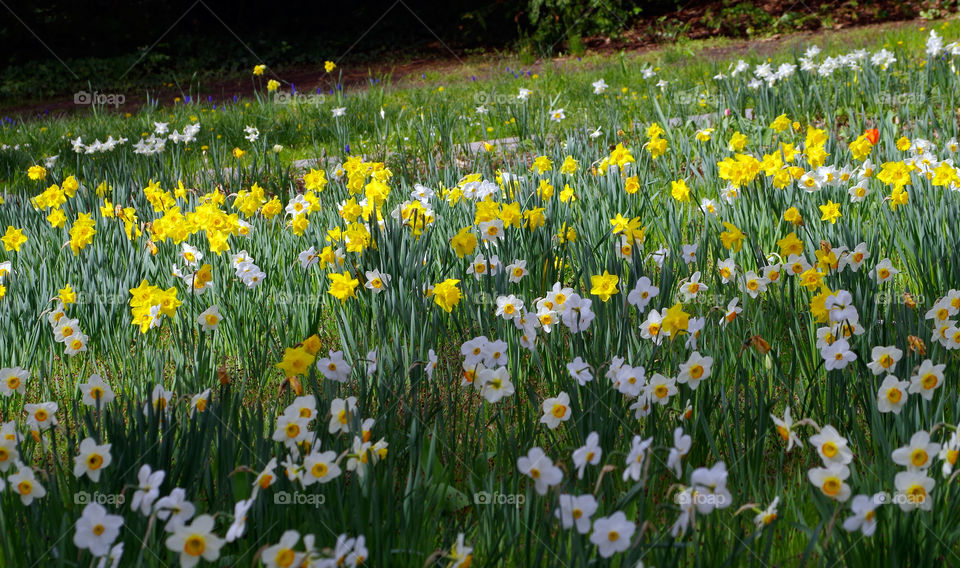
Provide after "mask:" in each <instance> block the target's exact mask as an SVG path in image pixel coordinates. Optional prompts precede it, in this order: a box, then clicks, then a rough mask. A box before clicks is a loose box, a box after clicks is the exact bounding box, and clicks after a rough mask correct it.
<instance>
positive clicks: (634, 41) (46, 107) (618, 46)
mask: <svg viewBox="0 0 960 568" xmlns="http://www.w3.org/2000/svg"><path fill="white" fill-rule="evenodd" d="M801 4H802V2H795V3H790V2H780V1H777V0H774V1H771V2H767V3H766V4H764V10H767V9H768V8H769V9H771V10H773V13H776V10H786V9H788V8H789V7H791V6H796V5H801ZM846 4H847V3H844V4H842V5H841V7H843V6H845V5H846ZM881 4H882V3H881ZM890 4H895V5H896V6H898V7H897V8H895V10H897V11H895V12H893V13H894V14H901V13H902V10H904V9H905V8H904V7H905V6H908V5H907V4H897V3H890ZM722 6H723V2H716V3H715V5H714V4H710V5H707V6H698V7H696V8H690V9H681V10H679V11H678V12H676V13H675V15H674V16H670V18H674V19H676V21H677V22H679V21H680V18H685V24H684V26H685V31H684V33H683V34H680V35H679V36H678V37H679V38H680V40H681V45H682V44H683V39H684V38H693V39H701V38H712V37H716V36H720V37H719V38H718V39H717V41H716V42H715V44H713V45H705V46H704V45H696V46H695V54H696V56H697V57H699V58H707V59H724V58H729V57H730V56H731V54H736V53H740V54H747V53H754V54H756V55H759V56H766V55H768V54H772V53H774V52H777V51H780V50H783V49H784V48H789V47H791V46H803V45H805V44H806V43H809V42H811V41H818V42H820V41H823V40H829V38H830V37H831V36H834V35H836V34H837V33H838V32H839V31H840V30H845V29H848V28H850V27H852V26H857V27H858V28H861V29H864V30H871V29H875V30H876V31H877V33H878V34H879V33H882V32H884V31H887V30H891V29H896V28H899V27H903V26H906V25H923V23H924V21H923V20H916V19H913V20H897V21H893V22H887V23H882V24H867V25H861V24H863V22H865V21H870V20H871V19H878V18H879V16H877V15H876V10H874V11H861V12H857V13H856V16H854V15H853V14H852V13H851V12H849V11H844V10H838V11H835V12H832V13H835V14H840V15H842V14H846V17H844V18H839V19H834V20H831V21H832V22H833V25H832V27H830V28H829V29H821V28H820V25H821V24H822V23H823V21H821V20H818V24H817V27H818V29H817V30H816V31H799V32H792V33H785V34H774V35H770V36H766V37H763V38H758V39H730V38H727V37H726V36H724V35H723V33H724V31H725V30H723V29H722V28H721V29H717V28H713V27H711V26H712V25H713V24H714V23H715V19H716V18H715V16H713V15H711V14H713V12H711V10H712V9H713V8H717V9H722ZM874 8H876V6H875V7H874ZM765 13H766V12H765ZM781 13H791V12H789V11H786V12H781ZM871 14H874V15H871ZM888 15H889V13H888ZM915 15H916V14H915V13H914V14H913V16H915ZM888 19H889V18H888ZM670 22H671V20H670V19H669V18H667V19H664V17H661V18H658V19H657V20H656V21H648V22H646V26H644V25H641V26H637V27H635V28H633V29H632V30H630V31H629V32H627V33H626V34H624V36H623V37H620V38H616V39H613V38H608V37H604V38H600V37H593V38H586V39H585V40H584V45H585V48H586V51H585V52H584V55H589V54H600V55H603V54H612V53H618V52H621V51H623V52H625V53H626V54H627V56H628V57H635V56H638V55H642V54H644V53H650V52H653V51H655V50H659V49H664V48H665V47H668V46H667V45H665V44H664V33H665V32H664V30H665V29H668V28H669V26H670V25H672V24H671V23H670ZM726 31H729V30H726ZM813 38H818V39H816V40H814V39H813ZM674 43H675V42H674ZM693 49H694V46H691V50H692V51H693ZM575 58H578V56H574V55H567V56H560V57H553V58H550V59H536V60H533V61H532V62H531V63H529V64H522V63H520V62H519V60H518V58H517V56H516V55H514V54H499V53H492V54H484V55H460V54H458V53H456V52H454V51H453V50H450V49H449V48H448V47H447V46H445V45H443V44H440V43H439V42H437V43H436V44H434V45H430V46H428V49H426V50H424V53H423V55H422V56H421V57H418V58H415V59H410V60H407V61H404V62H400V63H389V62H388V63H377V64H366V65H350V64H346V65H344V66H343V67H342V68H338V69H337V70H335V71H334V72H333V73H332V74H329V73H327V72H326V71H325V70H324V69H323V65H322V64H316V65H311V66H300V67H288V68H282V69H278V70H276V72H275V74H274V75H272V76H271V73H274V71H273V70H271V71H270V72H268V73H267V74H265V75H264V76H263V77H262V78H256V80H254V78H252V77H251V76H250V75H244V76H242V77H233V78H225V79H221V80H217V81H214V82H206V83H203V82H201V83H200V84H199V85H194V86H193V88H192V89H190V90H191V91H192V95H190V96H192V97H193V98H194V99H196V100H200V101H204V102H212V103H214V104H220V103H222V102H232V101H235V100H238V99H241V98H252V97H253V96H254V93H255V92H263V91H264V90H265V88H264V85H265V83H266V81H267V80H269V79H271V78H276V79H278V80H280V81H281V82H282V84H283V87H281V89H282V90H284V91H290V90H291V88H295V90H296V92H298V93H300V94H302V95H310V94H316V93H322V94H324V95H331V94H333V93H334V92H335V89H337V84H336V83H337V79H338V78H339V80H340V82H341V84H342V85H343V87H345V88H347V89H348V90H351V89H356V88H357V87H362V86H364V85H373V84H381V83H389V84H391V85H393V86H400V85H414V86H415V85H423V84H434V83H435V82H436V81H429V83H428V82H427V81H428V79H429V78H427V77H426V74H427V73H429V74H431V76H432V77H436V76H437V75H439V76H442V77H443V78H444V81H443V82H444V83H447V84H449V83H451V82H455V81H469V80H471V79H472V80H482V79H484V78H487V77H489V76H491V75H492V74H493V73H502V72H504V71H503V70H504V67H505V66H506V68H507V69H509V68H510V67H509V66H510V65H514V66H518V67H519V69H522V71H521V72H524V73H536V72H539V71H540V70H542V69H543V68H545V67H548V66H556V65H562V64H563V62H564V61H567V60H570V59H575ZM519 69H517V71H519ZM261 79H262V80H261ZM148 95H149V97H150V99H152V100H157V101H159V102H160V104H161V105H167V104H173V103H174V102H175V99H177V98H178V97H180V98H183V97H184V96H185V93H184V91H183V90H181V87H176V86H174V85H172V84H167V85H160V86H158V87H156V88H154V89H150V90H149V91H145V92H133V93H125V94H124V96H125V101H124V104H123V105H122V106H120V107H118V108H113V107H108V108H106V110H107V111H108V112H125V113H133V112H136V111H137V110H138V109H139V108H140V107H142V106H143V105H144V104H145V103H147V102H148V98H147V97H148ZM88 108H89V107H87V106H84V105H77V104H75V102H74V100H73V97H69V96H68V97H62V98H56V99H52V100H49V101H44V102H40V103H29V104H22V105H16V104H15V105H11V106H7V107H4V108H2V109H0V115H2V116H11V117H20V118H22V119H24V120H29V119H31V118H35V117H43V116H48V115H51V114H52V115H68V114H71V113H75V112H85V111H87V110H88Z"/></svg>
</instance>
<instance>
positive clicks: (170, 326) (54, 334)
mask: <svg viewBox="0 0 960 568" xmlns="http://www.w3.org/2000/svg"><path fill="white" fill-rule="evenodd" d="M958 36H960V34H958V33H957V29H956V24H955V23H954V24H951V23H950V22H933V23H930V22H928V23H926V24H910V25H908V26H903V27H901V28H897V29H885V30H884V31H883V32H882V33H870V32H866V33H864V32H859V33H856V32H855V33H851V34H850V35H847V36H843V37H841V38H840V39H834V40H832V41H829V42H823V43H822V44H819V46H818V44H817V43H815V42H808V44H807V45H805V46H802V47H792V48H783V49H779V50H775V52H774V53H770V54H769V55H766V54H765V55H764V56H762V57H761V56H759V55H757V54H756V53H755V52H753V53H751V52H747V51H743V52H739V53H731V54H727V55H726V56H725V57H723V58H719V59H717V58H706V57H698V55H697V52H695V51H688V52H685V51H684V49H692V48H677V49H674V50H667V51H658V52H651V53H646V54H643V55H641V56H627V55H624V54H621V55H620V56H615V55H614V56H591V57H584V58H568V59H567V60H564V61H561V62H557V63H554V64H551V65H543V66H538V67H537V68H536V69H535V70H534V69H532V68H531V67H530V66H529V65H523V64H522V63H519V62H518V63H515V64H513V65H508V64H505V63H504V64H501V65H500V66H498V67H497V68H496V69H495V72H491V73H487V74H485V75H483V76H474V77H471V78H467V79H460V78H454V77H445V76H443V75H441V74H429V75H428V74H427V73H424V74H423V76H422V77H421V78H420V79H419V80H415V81H407V82H406V83H404V84H393V83H392V82H391V81H389V80H377V78H372V79H371V81H370V84H369V85H367V86H365V87H362V88H347V87H343V86H342V85H340V86H338V80H337V78H338V72H339V71H338V69H337V68H336V66H334V65H333V64H330V65H328V71H327V76H326V78H325V79H324V80H325V81H327V84H325V85H324V86H322V87H321V88H318V89H317V90H316V92H300V91H296V90H294V89H293V88H292V87H291V85H289V84H287V83H285V82H283V80H282V74H275V73H274V72H273V70H271V69H270V68H269V67H263V66H257V67H256V68H253V69H252V70H251V71H252V72H251V81H253V84H254V85H255V86H256V94H255V96H254V97H252V98H250V99H243V98H240V99H238V100H236V101H227V102H215V101H207V100H205V99H204V98H203V97H202V96H198V93H197V92H192V91H190V89H189V88H188V89H186V90H185V91H184V93H183V94H182V95H181V96H180V97H177V98H176V99H175V100H156V101H151V102H149V103H148V104H146V105H144V106H142V107H140V108H137V109H132V110H131V111H130V112H125V109H124V107H123V106H119V107H118V108H114V106H117V105H116V103H117V99H116V98H115V99H110V100H108V99H102V100H101V101H100V102H101V103H103V104H93V105H91V106H90V108H88V109H84V111H83V112H79V113H76V114H73V115H70V116H54V117H45V118H31V119H26V120H18V119H13V118H8V119H6V120H5V121H4V122H3V123H2V124H0V196H2V197H0V237H2V239H0V240H2V245H3V246H2V247H0V323H2V325H0V395H2V396H0V409H2V423H0V527H2V531H3V534H4V535H5V538H3V539H2V541H0V565H2V566H11V567H14V566H70V567H73V566H97V567H110V566H176V565H179V566H185V567H191V566H196V565H200V566H261V565H262V566H269V567H271V568H273V567H289V566H305V567H335V566H337V567H339V566H351V567H355V566H378V567H379V566H417V567H421V566H424V567H429V566H453V567H458V568H466V567H469V566H570V567H573V566H616V567H634V566H656V567H669V566H808V565H810V566H930V565H934V564H938V563H939V564H945V565H953V564H956V563H958V562H960V546H958V544H957V542H958V538H960V528H958V526H960V509H958V508H957V507H955V506H953V505H951V503H954V504H955V503H956V500H957V499H958V498H960V491H958V490H957V485H956V481H955V476H956V472H955V471H954V470H955V466H956V465H957V457H958V455H960V433H958V423H960V397H958V387H960V385H958V383H957V369H958V365H960V362H958V354H957V353H958V349H960V323H958V314H960V262H958V260H960V256H958V252H957V251H960V193H958V192H960V172H958V171H957V167H956V166H955V161H956V160H957V159H958V156H960V154H958V152H960V147H958V136H960V135H958V130H960V70H958V68H957V65H958V64H960V61H958V56H960V45H958V43H957V40H958ZM741 57H742V59H741ZM93 102H94V103H97V100H96V99H94V100H93ZM111 103H112V104H113V106H110V105H111Z"/></svg>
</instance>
